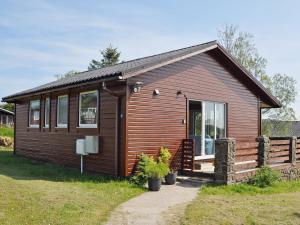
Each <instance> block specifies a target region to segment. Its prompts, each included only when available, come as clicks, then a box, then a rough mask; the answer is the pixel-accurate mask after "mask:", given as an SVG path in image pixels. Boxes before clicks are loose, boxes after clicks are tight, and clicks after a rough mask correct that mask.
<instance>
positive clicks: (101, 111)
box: [3, 41, 281, 176]
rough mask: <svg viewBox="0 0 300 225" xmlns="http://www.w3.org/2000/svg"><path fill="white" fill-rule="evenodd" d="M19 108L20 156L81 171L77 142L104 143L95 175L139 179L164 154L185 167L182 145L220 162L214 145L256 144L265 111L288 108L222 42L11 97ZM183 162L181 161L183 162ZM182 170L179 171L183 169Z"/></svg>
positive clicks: (93, 159)
mask: <svg viewBox="0 0 300 225" xmlns="http://www.w3.org/2000/svg"><path fill="white" fill-rule="evenodd" d="M3 100H4V101H6V102H12V103H15V106H16V120H15V122H16V126H15V149H14V151H15V154H17V155H23V156H26V157H29V158H34V159H36V160H42V161H49V162H53V163H57V164H62V165H66V166H70V167H76V168H80V157H79V156H78V155H77V154H76V140H77V139H81V138H84V137H85V136H88V135H91V136H97V137H99V146H98V147H99V152H98V153H97V154H89V155H88V156H85V157H84V168H85V170H88V171H93V172H98V173H103V174H109V175H114V176H128V175H130V174H132V173H133V172H134V168H135V165H136V163H137V160H138V156H139V155H140V154H141V153H146V154H150V155H154V156H155V155H157V154H158V152H159V149H160V147H161V146H166V147H168V148H169V149H170V151H171V152H172V154H173V156H174V157H173V162H174V163H175V164H176V162H177V164H180V158H181V157H182V154H181V151H180V149H181V146H182V140H183V139H186V138H192V139H194V140H195V156H194V157H195V162H198V163H200V164H201V162H205V161H210V160H212V159H213V158H214V140H215V139H218V138H225V137H233V138H236V139H246V138H256V137H257V136H259V135H260V132H261V109H263V108H276V107H281V105H280V102H279V101H278V100H277V99H276V98H275V97H274V96H272V95H271V94H270V93H269V92H268V91H267V90H266V89H265V88H264V87H263V85H262V84H261V83H260V82H259V81H258V80H257V79H256V78H255V77H254V76H252V75H251V74H250V73H249V72H248V71H246V70H245V69H244V68H243V67H242V66H241V65H239V64H238V63H237V62H236V61H235V60H234V59H233V58H232V57H231V56H230V55H229V54H228V53H227V52H226V50H225V49H224V48H223V47H222V46H221V45H220V44H218V43H217V42H216V41H212V42H208V43H204V44H200V45H196V46H192V47H188V48H183V49H179V50H174V51H170V52H166V53H162V54H158V55H153V56H149V57H144V58H139V59H135V60H131V61H127V62H123V63H120V64H117V65H114V66H110V67H107V68H103V69H98V70H90V71H86V72H82V73H80V74H78V75H76V76H74V77H68V78H64V79H61V80H57V81H54V82H51V83H48V84H45V85H42V86H39V87H36V88H32V89H30V90H26V91H23V92H20V93H16V94H13V95H11V96H7V97H5V98H4V99H3ZM176 160H177V161H176ZM175 166H176V165H175Z"/></svg>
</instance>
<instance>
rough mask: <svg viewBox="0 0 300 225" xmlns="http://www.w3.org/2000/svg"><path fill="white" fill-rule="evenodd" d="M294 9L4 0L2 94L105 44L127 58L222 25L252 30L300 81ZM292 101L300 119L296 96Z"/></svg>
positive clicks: (257, 4)
mask: <svg viewBox="0 0 300 225" xmlns="http://www.w3.org/2000/svg"><path fill="white" fill-rule="evenodd" d="M299 10H300V2H299V1H289V0H286V1H284V4H282V1H275V0H274V1H256V0H252V1H247V2H246V1H230V0H227V1H225V0H224V1H174V0H173V1H171V0H169V1H154V0H153V1H141V0H140V1H87V0H86V1H55V0H53V1H43V0H41V1H37V0H26V1H14V0H9V1H6V0H1V1H0V43H1V48H0V84H1V85H0V97H3V96H6V95H9V94H13V93H14V92H17V91H21V90H24V89H28V88H31V87H34V86H37V85H40V84H43V83H45V82H49V81H52V80H54V79H55V77H54V75H55V74H59V73H64V72H67V71H69V70H78V71H82V70H86V69H87V66H88V64H89V61H90V60H91V59H92V58H98V57H99V49H104V48H105V47H107V46H108V45H109V44H110V43H112V44H113V45H114V46H117V47H118V48H119V50H120V51H121V52H122V59H123V60H128V59H133V58H137V57H142V56H147V55H150V54H155V53H160V52H163V51H167V50H173V49H176V48H181V47H186V46H189V45H194V44H198V43H202V42H206V41H210V40H214V39H217V30H218V29H220V28H221V27H222V26H224V25H225V24H234V25H237V26H239V28H240V30H243V31H247V32H250V33H252V34H253V35H254V37H255V41H256V44H257V48H258V49H259V52H260V54H261V55H262V56H263V57H265V58H266V59H267V60H268V69H267V71H268V73H269V74H274V73H276V72H280V73H286V74H288V75H290V76H293V77H294V78H295V79H297V81H298V87H300V75H299V72H300V63H299V56H298V52H300V41H299V40H300V29H299V28H300V13H299ZM298 92H299V95H298V99H299V98H300V97H299V96H300V88H298ZM295 108H296V110H297V117H298V118H300V100H298V101H297V103H296V105H295Z"/></svg>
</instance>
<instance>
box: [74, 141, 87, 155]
mask: <svg viewBox="0 0 300 225" xmlns="http://www.w3.org/2000/svg"><path fill="white" fill-rule="evenodd" d="M76 154H78V155H88V153H87V152H86V151H85V139H77V140H76Z"/></svg>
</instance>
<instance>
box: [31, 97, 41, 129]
mask: <svg viewBox="0 0 300 225" xmlns="http://www.w3.org/2000/svg"><path fill="white" fill-rule="evenodd" d="M39 125H40V100H33V101H30V105H29V126H30V127H39Z"/></svg>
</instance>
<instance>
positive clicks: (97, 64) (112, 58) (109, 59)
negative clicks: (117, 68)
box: [88, 44, 121, 70]
mask: <svg viewBox="0 0 300 225" xmlns="http://www.w3.org/2000/svg"><path fill="white" fill-rule="evenodd" d="M101 55H102V59H101V60H100V61H97V60H95V59H93V60H92V61H91V63H90V65H89V67H88V69H89V70H94V69H101V68H104V67H107V66H112V65H114V64H116V63H118V62H119V60H120V59H119V58H120V55H121V52H119V51H118V49H117V48H114V47H113V46H112V45H111V44H110V45H109V47H108V48H106V49H105V50H103V51H101Z"/></svg>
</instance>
